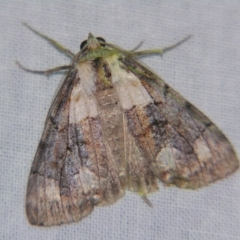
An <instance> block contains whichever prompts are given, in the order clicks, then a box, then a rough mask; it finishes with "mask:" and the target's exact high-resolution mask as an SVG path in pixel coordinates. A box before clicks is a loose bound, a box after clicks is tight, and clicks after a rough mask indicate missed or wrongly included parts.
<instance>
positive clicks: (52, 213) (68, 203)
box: [26, 69, 124, 226]
mask: <svg viewBox="0 0 240 240" xmlns="http://www.w3.org/2000/svg"><path fill="white" fill-rule="evenodd" d="M80 81H81V79H79V77H78V75H77V71H76V70H74V69H71V70H70V71H69V74H68V76H67V77H66V79H65V82H64V83H63V85H62V87H61V89H60V91H59V93H58V95H57V97H56V99H55V101H54V103H53V105H52V107H51V109H50V111H49V114H48V117H47V120H46V125H45V129H44V132H43V135H42V138H41V141H40V143H39V146H38V149H37V152H36V155H35V158H34V161H33V164H32V168H31V171H30V176H29V180H28V187H27V196H26V213H27V216H28V219H29V222H30V223H31V224H34V225H44V226H51V225H59V224H62V223H68V222H72V221H79V220H81V219H82V218H83V217H85V216H87V215H88V214H90V213H91V211H92V210H93V207H94V205H105V204H110V203H113V202H115V201H116V200H117V199H118V198H119V197H121V196H122V195H123V194H124V191H123V189H122V188H121V184H120V180H119V178H118V175H117V173H116V171H115V169H113V166H114V164H113V159H111V156H110V155H111V154H110V153H109V150H108V149H106V145H104V139H103V132H102V128H101V124H100V120H99V118H98V116H97V117H95V118H94V117H86V118H84V119H82V120H81V122H77V121H75V116H71V117H70V116H69V114H70V111H72V112H71V113H73V114H74V113H76V112H78V111H79V109H77V108H78V105H77V101H78V99H79V97H81V96H77V95H74V94H73V91H75V90H74V89H76V86H77V88H79V83H80ZM73 95H74V96H73ZM74 101H75V102H74ZM75 103H76V104H75ZM70 118H71V119H72V121H73V122H74V123H71V122H70ZM76 120H77V118H76Z"/></svg>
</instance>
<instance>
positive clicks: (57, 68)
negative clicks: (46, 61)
mask: <svg viewBox="0 0 240 240" xmlns="http://www.w3.org/2000/svg"><path fill="white" fill-rule="evenodd" d="M16 64H17V65H18V66H19V67H20V68H21V69H23V70H24V71H27V72H31V73H37V74H45V75H49V74H52V73H55V72H59V71H62V70H67V69H70V67H71V66H70V65H65V66H59V67H55V68H51V69H47V70H43V71H39V70H31V69H28V68H25V67H24V66H23V65H21V64H20V63H19V62H18V61H16Z"/></svg>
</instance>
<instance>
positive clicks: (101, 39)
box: [96, 37, 106, 47]
mask: <svg viewBox="0 0 240 240" xmlns="http://www.w3.org/2000/svg"><path fill="white" fill-rule="evenodd" d="M96 39H97V40H98V41H100V42H101V46H103V47H105V44H104V43H105V42H106V41H105V39H104V38H101V37H96Z"/></svg>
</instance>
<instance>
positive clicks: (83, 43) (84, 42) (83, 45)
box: [80, 40, 87, 50]
mask: <svg viewBox="0 0 240 240" xmlns="http://www.w3.org/2000/svg"><path fill="white" fill-rule="evenodd" d="M86 44H87V40H84V41H83V42H82V43H81V45H80V50H82V49H83V48H84V47H85V46H86Z"/></svg>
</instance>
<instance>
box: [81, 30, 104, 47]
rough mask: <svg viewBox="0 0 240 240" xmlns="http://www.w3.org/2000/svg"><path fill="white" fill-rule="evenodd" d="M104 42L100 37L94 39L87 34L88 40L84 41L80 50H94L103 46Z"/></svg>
mask: <svg viewBox="0 0 240 240" xmlns="http://www.w3.org/2000/svg"><path fill="white" fill-rule="evenodd" d="M105 42H106V41H105V40H104V39H103V38H101V37H94V36H93V35H92V34H91V33H89V34H88V39H87V40H84V41H83V42H82V43H81V45H80V49H81V50H83V49H88V50H94V49H96V48H99V47H100V46H104V43H105Z"/></svg>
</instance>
